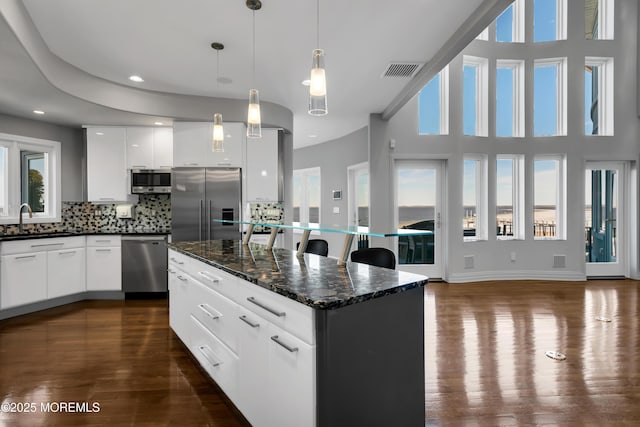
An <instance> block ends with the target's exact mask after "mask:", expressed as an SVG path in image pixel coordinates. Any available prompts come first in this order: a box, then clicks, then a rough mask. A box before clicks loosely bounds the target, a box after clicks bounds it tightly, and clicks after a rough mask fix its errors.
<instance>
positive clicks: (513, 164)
mask: <svg viewBox="0 0 640 427" xmlns="http://www.w3.org/2000/svg"><path fill="white" fill-rule="evenodd" d="M523 163H524V157H523V156H522V155H498V156H496V235H497V237H498V239H501V240H507V239H523V238H524V230H523V227H522V224H523V222H524V218H523V209H522V206H523V205H524V191H522V187H523V184H524V166H523Z"/></svg>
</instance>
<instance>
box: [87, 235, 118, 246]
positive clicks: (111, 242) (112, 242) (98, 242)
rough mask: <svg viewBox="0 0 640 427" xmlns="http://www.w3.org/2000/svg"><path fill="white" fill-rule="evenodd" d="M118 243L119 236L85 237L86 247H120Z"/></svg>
mask: <svg viewBox="0 0 640 427" xmlns="http://www.w3.org/2000/svg"><path fill="white" fill-rule="evenodd" d="M120 241H121V239H120V236H118V235H113V234H106V235H104V236H87V246H120Z"/></svg>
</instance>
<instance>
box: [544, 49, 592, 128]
mask: <svg viewBox="0 0 640 427" xmlns="http://www.w3.org/2000/svg"><path fill="white" fill-rule="evenodd" d="M549 66H555V67H557V73H556V88H557V91H556V111H557V115H556V133H555V134H554V135H536V133H535V126H536V122H535V104H536V100H535V84H536V82H535V69H536V67H549ZM533 86H534V97H533V108H534V114H533V116H534V120H533V136H534V138H548V137H556V136H566V135H567V58H566V57H562V58H541V59H535V60H534V63H533ZM583 86H584V85H583Z"/></svg>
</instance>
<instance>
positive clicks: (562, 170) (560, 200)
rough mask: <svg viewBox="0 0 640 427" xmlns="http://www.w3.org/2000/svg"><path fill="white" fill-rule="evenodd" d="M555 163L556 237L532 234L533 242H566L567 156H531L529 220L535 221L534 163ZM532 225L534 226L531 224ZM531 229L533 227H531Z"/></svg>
mask: <svg viewBox="0 0 640 427" xmlns="http://www.w3.org/2000/svg"><path fill="white" fill-rule="evenodd" d="M549 160H553V161H557V162H558V163H557V170H556V176H557V177H558V178H557V179H558V182H556V209H557V213H556V235H555V236H550V237H545V236H536V235H535V233H534V236H533V240H566V239H567V236H566V218H567V209H566V205H567V201H566V200H567V173H566V170H567V166H566V162H567V156H566V155H564V154H540V155H535V156H533V162H532V165H531V171H532V179H531V181H532V184H533V188H534V191H533V196H532V197H533V200H532V201H531V208H532V212H531V218H532V220H534V219H535V206H536V204H535V185H536V176H535V163H536V161H549ZM532 225H534V224H532ZM532 229H533V227H532Z"/></svg>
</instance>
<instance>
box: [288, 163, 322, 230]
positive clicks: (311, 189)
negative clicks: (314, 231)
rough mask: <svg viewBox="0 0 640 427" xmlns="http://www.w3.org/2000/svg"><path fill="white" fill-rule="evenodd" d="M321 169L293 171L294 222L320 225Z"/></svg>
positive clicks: (296, 223)
mask: <svg viewBox="0 0 640 427" xmlns="http://www.w3.org/2000/svg"><path fill="white" fill-rule="evenodd" d="M320 194H321V193H320V168H309V169H298V170H294V171H293V222H294V224H295V225H300V223H308V224H309V225H314V226H319V224H320Z"/></svg>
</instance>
